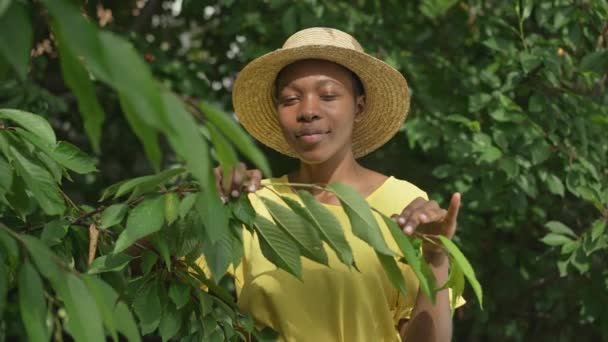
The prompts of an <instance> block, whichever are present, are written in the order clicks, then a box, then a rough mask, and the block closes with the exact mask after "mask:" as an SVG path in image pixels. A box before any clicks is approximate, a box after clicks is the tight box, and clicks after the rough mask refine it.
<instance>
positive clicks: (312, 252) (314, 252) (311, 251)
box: [260, 197, 327, 265]
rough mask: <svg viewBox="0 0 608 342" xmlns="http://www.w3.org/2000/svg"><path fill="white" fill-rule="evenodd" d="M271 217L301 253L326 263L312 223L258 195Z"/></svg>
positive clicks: (321, 245) (324, 254)
mask: <svg viewBox="0 0 608 342" xmlns="http://www.w3.org/2000/svg"><path fill="white" fill-rule="evenodd" d="M260 199H261V200H262V202H263V203H264V205H265V206H266V208H267V209H268V211H269V212H270V214H271V215H272V218H273V219H274V221H275V222H276V223H277V225H278V226H279V227H280V228H282V229H283V230H284V231H285V232H286V233H287V234H288V235H289V236H290V237H291V238H292V239H293V240H294V241H295V242H296V243H297V244H298V246H299V247H300V250H301V251H302V255H303V256H305V257H307V258H309V259H311V260H314V261H316V262H318V263H321V264H323V265H327V253H325V249H323V244H322V242H321V239H320V237H319V234H318V233H317V231H316V230H315V229H314V227H313V225H312V224H311V223H310V222H309V221H307V220H306V219H304V218H303V217H301V216H299V215H297V214H296V213H295V212H293V211H291V210H289V208H287V207H285V206H283V205H281V204H278V203H276V202H274V201H272V200H270V199H267V198H264V197H260Z"/></svg>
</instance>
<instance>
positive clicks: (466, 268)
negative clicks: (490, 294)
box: [438, 235, 483, 308]
mask: <svg viewBox="0 0 608 342" xmlns="http://www.w3.org/2000/svg"><path fill="white" fill-rule="evenodd" d="M438 238H439V240H440V241H441V243H443V246H445V248H446V249H447V250H448V252H449V253H450V255H451V257H452V258H450V260H451V261H452V262H454V263H457V264H458V266H459V267H460V269H461V270H462V273H464V276H465V277H466V279H467V280H468V282H469V284H470V285H471V287H472V288H473V292H475V296H476V297H477V300H478V301H479V306H480V307H481V308H483V293H482V289H481V284H479V281H478V280H477V277H476V276H475V271H474V270H473V267H472V266H471V264H470V263H469V260H467V258H466V257H465V256H464V254H462V252H461V251H460V249H459V248H458V247H457V246H456V245H455V244H454V243H453V242H452V241H451V240H450V239H448V238H446V237H445V236H443V235H439V236H438Z"/></svg>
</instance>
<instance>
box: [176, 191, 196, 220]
mask: <svg viewBox="0 0 608 342" xmlns="http://www.w3.org/2000/svg"><path fill="white" fill-rule="evenodd" d="M195 202H196V194H192V193H190V194H187V195H186V196H185V197H184V198H182V200H181V202H179V217H180V218H182V219H183V218H185V217H186V215H188V213H189V212H190V210H192V207H194V203H195Z"/></svg>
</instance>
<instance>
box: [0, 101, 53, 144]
mask: <svg viewBox="0 0 608 342" xmlns="http://www.w3.org/2000/svg"><path fill="white" fill-rule="evenodd" d="M0 119H6V120H10V121H12V122H14V123H16V124H17V125H19V126H21V127H23V128H24V129H26V130H28V131H30V132H32V133H33V134H35V135H36V136H38V137H39V138H40V139H42V140H43V141H44V142H45V143H46V144H48V145H49V146H55V144H57V138H56V137H55V132H54V131H53V129H52V128H51V125H50V124H49V123H48V121H46V120H45V119H44V118H43V117H42V116H40V115H36V114H32V113H30V112H26V111H22V110H17V109H0Z"/></svg>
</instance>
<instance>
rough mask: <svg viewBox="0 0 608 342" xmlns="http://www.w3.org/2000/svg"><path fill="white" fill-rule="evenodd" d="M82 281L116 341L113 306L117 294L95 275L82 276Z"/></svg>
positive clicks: (104, 323)
mask: <svg viewBox="0 0 608 342" xmlns="http://www.w3.org/2000/svg"><path fill="white" fill-rule="evenodd" d="M83 281H84V284H85V285H86V287H87V288H88V290H89V292H90V293H91V296H92V297H93V299H94V300H95V304H97V309H98V310H99V313H100V314H101V318H102V319H103V325H104V326H105V328H106V330H107V331H108V332H109V334H110V336H112V338H113V339H114V341H118V334H117V333H116V322H115V319H114V318H115V317H114V311H115V309H114V308H115V304H116V300H117V299H118V294H117V293H116V292H115V291H114V289H113V288H112V287H111V286H110V285H108V284H106V283H104V282H103V281H101V280H100V279H99V278H97V277H94V276H85V277H83Z"/></svg>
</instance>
